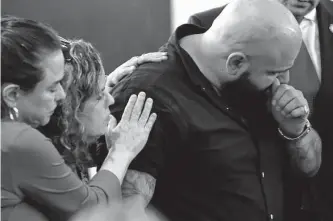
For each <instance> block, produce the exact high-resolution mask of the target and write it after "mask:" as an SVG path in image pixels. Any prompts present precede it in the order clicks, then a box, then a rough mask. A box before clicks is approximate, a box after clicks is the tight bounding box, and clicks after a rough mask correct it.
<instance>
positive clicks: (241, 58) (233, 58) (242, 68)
mask: <svg viewBox="0 0 333 221" xmlns="http://www.w3.org/2000/svg"><path fill="white" fill-rule="evenodd" d="M249 67H250V63H249V60H248V58H247V56H246V55H245V54H244V53H243V52H234V53H231V54H230V55H229V56H228V59H227V62H226V69H227V73H228V74H229V75H231V76H230V77H234V78H238V77H240V76H241V75H242V74H243V73H244V72H246V71H247V70H248V68H249Z"/></svg>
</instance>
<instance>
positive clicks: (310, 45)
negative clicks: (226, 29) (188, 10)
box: [189, 0, 333, 221]
mask: <svg viewBox="0 0 333 221" xmlns="http://www.w3.org/2000/svg"><path fill="white" fill-rule="evenodd" d="M277 1H279V2H281V3H283V4H284V5H285V6H286V7H287V8H288V9H289V10H290V11H291V12H292V13H293V15H294V16H295V18H297V20H298V22H299V23H300V27H301V30H302V35H303V42H304V43H303V45H302V49H301V51H300V53H299V55H298V56H297V58H296V61H295V63H294V66H293V68H292V69H291V70H290V74H291V77H290V81H289V84H290V85H292V86H293V87H295V88H296V89H298V90H301V91H302V92H303V94H304V96H305V98H306V99H307V100H308V101H309V103H310V110H311V114H310V117H309V119H310V121H311V123H312V124H313V127H314V128H315V129H316V130H317V131H318V133H319V135H320V137H321V139H322V142H323V150H322V156H323V160H322V165H321V169H320V171H319V173H318V175H317V176H316V177H315V179H303V178H302V179H299V178H298V177H294V176H290V177H289V180H290V181H291V182H290V183H289V184H288V185H287V188H288V189H287V191H286V193H287V194H286V195H287V198H286V200H287V203H288V204H287V205H286V212H287V213H288V220H292V221H293V220H302V221H313V220H323V221H332V220H333V209H332V208H333V191H332V186H333V161H332V159H333V136H332V135H333V126H332V122H333V74H332V73H333V62H332V61H333V1H331V0H306V1H303V0H277ZM224 7H225V6H222V7H218V8H214V9H210V10H207V11H204V12H200V13H197V14H195V15H193V16H191V17H190V19H189V23H191V24H196V25H198V26H201V27H203V28H205V29H208V28H209V27H210V26H211V25H212V23H213V21H214V19H215V18H216V17H217V16H218V15H219V14H220V13H221V11H222V10H223V9H224ZM317 216H319V217H317Z"/></svg>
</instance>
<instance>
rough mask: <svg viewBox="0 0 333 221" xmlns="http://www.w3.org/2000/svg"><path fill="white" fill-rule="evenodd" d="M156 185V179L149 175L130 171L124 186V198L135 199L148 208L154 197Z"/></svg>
mask: <svg viewBox="0 0 333 221" xmlns="http://www.w3.org/2000/svg"><path fill="white" fill-rule="evenodd" d="M155 183H156V180H155V178H154V177H152V176H151V175H149V174H147V173H143V172H139V171H135V170H128V171H127V173H126V176H125V179H124V182H123V184H122V193H123V198H125V199H126V198H132V199H134V198H135V199H136V200H139V201H142V203H143V205H144V206H145V207H146V206H147V205H148V204H149V202H150V200H151V198H152V197H153V194H154V190H155Z"/></svg>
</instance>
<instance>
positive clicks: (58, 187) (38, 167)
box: [10, 128, 127, 217]
mask: <svg viewBox="0 0 333 221" xmlns="http://www.w3.org/2000/svg"><path fill="white" fill-rule="evenodd" d="M10 158H11V159H10V160H11V166H10V168H11V170H12V175H13V180H14V183H15V184H16V186H17V189H18V191H21V192H22V193H23V194H24V195H25V196H26V197H28V198H30V199H31V200H33V201H35V202H37V203H38V204H40V205H42V206H44V207H47V208H48V209H50V210H51V211H54V212H55V214H57V215H59V217H70V216H71V215H73V214H74V213H75V212H76V211H77V210H78V209H80V208H83V207H86V206H91V205H94V204H102V203H109V202H110V201H112V200H119V199H121V189H120V181H119V179H118V178H117V177H116V176H115V175H114V174H113V173H112V172H110V171H106V170H101V171H100V172H99V173H97V174H96V175H95V176H94V178H93V179H92V180H91V181H90V182H89V184H85V183H83V182H82V181H81V180H80V179H79V178H78V176H77V175H76V174H75V173H73V172H72V170H71V169H70V168H69V167H68V166H67V165H66V164H65V162H64V160H63V158H62V157H61V156H60V154H59V153H58V151H57V150H56V148H55V147H54V146H53V144H52V143H51V142H50V141H49V140H47V139H46V138H45V137H44V136H43V135H42V134H40V133H39V132H38V131H36V130H34V129H32V128H30V129H29V130H25V131H24V132H23V133H21V135H20V136H19V137H18V138H17V139H16V142H15V145H14V146H13V148H11V152H10ZM126 169H127V168H126ZM124 170H125V168H124Z"/></svg>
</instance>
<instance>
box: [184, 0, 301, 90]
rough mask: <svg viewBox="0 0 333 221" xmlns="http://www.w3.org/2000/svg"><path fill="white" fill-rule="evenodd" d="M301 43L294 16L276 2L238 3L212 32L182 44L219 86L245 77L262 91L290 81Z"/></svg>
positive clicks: (253, 0) (229, 7) (235, 1)
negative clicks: (289, 70)
mask: <svg viewBox="0 0 333 221" xmlns="http://www.w3.org/2000/svg"><path fill="white" fill-rule="evenodd" d="M191 39H193V41H195V42H194V43H193V44H192V47H191V46H187V45H191V43H188V42H190V41H192V40H191ZM186 42H187V43H186ZM301 43H302V34H301V30H300V28H299V26H298V23H297V21H296V19H295V17H294V16H293V15H292V13H291V12H290V11H289V10H288V9H287V8H286V7H285V6H283V5H282V4H281V3H280V2H278V1H276V0H233V1H232V2H231V3H229V4H228V5H227V6H226V7H225V9H224V10H223V11H222V13H221V14H220V15H219V16H218V17H217V19H216V20H215V21H214V23H213V25H212V27H211V28H210V29H209V30H208V31H206V32H205V33H204V34H201V35H196V36H192V37H191V36H189V37H185V38H184V39H183V40H182V41H181V44H182V46H184V47H186V49H187V50H188V51H189V52H190V54H191V56H192V58H193V59H194V60H195V62H196V64H197V65H198V67H199V69H200V70H201V71H202V72H203V73H204V74H205V75H206V76H207V77H208V78H210V81H211V82H212V83H213V84H214V85H215V86H216V87H221V86H222V85H223V84H224V83H227V82H232V81H235V80H237V79H239V78H240V77H241V76H243V75H244V74H245V75H247V76H250V78H253V80H252V83H253V84H254V86H255V87H257V88H258V89H260V90H261V89H264V88H267V87H269V85H270V84H271V83H272V82H273V81H274V79H275V78H280V81H281V83H287V82H288V81H289V72H288V71H287V70H288V69H290V68H291V67H292V65H293V63H294V60H295V59H296V57H297V54H298V52H299V49H300V47H301ZM281 76H283V77H281Z"/></svg>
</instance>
